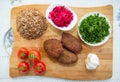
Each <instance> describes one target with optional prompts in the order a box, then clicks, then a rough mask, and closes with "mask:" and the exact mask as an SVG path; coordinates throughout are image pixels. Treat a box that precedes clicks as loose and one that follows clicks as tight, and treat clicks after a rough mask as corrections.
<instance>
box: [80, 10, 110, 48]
mask: <svg viewBox="0 0 120 82" xmlns="http://www.w3.org/2000/svg"><path fill="white" fill-rule="evenodd" d="M97 13H99V12H90V13H87V14H86V15H84V16H83V17H82V18H81V19H80V21H79V23H78V35H79V37H80V38H81V40H82V41H83V42H84V43H86V44H87V45H89V46H101V45H103V44H104V43H106V42H107V41H108V39H109V38H110V35H111V28H112V27H111V24H110V21H109V20H108V19H107V17H106V16H105V15H103V14H102V13H99V16H102V17H105V18H106V21H107V22H108V24H109V26H110V28H109V35H108V36H106V37H105V39H104V40H102V41H101V42H99V43H95V44H91V43H88V42H86V41H85V40H84V39H83V38H82V36H81V34H80V32H79V26H80V25H81V22H82V20H83V19H85V18H86V17H88V16H90V15H94V14H97Z"/></svg>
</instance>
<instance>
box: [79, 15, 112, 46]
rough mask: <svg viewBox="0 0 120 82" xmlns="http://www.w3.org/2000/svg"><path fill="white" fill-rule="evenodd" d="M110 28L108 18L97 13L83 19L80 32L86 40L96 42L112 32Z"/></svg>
mask: <svg viewBox="0 0 120 82" xmlns="http://www.w3.org/2000/svg"><path fill="white" fill-rule="evenodd" d="M109 28H110V26H109V23H108V22H107V20H106V18H105V17H102V16H100V15H99V13H97V14H94V15H90V16H88V17H87V18H85V19H83V20H82V22H81V24H80V25H79V33H80V34H81V36H82V38H83V39H84V40H85V41H86V42H88V43H91V44H96V43H99V42H101V41H102V40H104V39H105V37H106V36H108V35H109V34H110V33H109Z"/></svg>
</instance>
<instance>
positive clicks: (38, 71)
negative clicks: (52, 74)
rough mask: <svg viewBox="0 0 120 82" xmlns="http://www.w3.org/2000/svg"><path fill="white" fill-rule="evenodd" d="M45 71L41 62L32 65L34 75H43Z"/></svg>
mask: <svg viewBox="0 0 120 82" xmlns="http://www.w3.org/2000/svg"><path fill="white" fill-rule="evenodd" d="M45 70H46V65H45V64H44V63H43V62H37V63H36V64H34V72H35V73H36V74H43V73H44V71H45Z"/></svg>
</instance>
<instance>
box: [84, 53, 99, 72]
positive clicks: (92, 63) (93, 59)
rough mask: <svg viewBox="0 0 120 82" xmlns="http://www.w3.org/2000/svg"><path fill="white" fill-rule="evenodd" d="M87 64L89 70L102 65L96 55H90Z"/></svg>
mask: <svg viewBox="0 0 120 82" xmlns="http://www.w3.org/2000/svg"><path fill="white" fill-rule="evenodd" d="M85 63H86V68H87V69H88V70H94V69H96V68H97V67H98V66H99V64H100V62H99V58H98V57H97V55H96V54H93V53H90V54H88V56H87V59H86V60H85Z"/></svg>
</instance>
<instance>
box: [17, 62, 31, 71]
mask: <svg viewBox="0 0 120 82" xmlns="http://www.w3.org/2000/svg"><path fill="white" fill-rule="evenodd" d="M29 68H30V66H29V64H28V63H27V62H26V61H22V62H20V63H19V64H18V70H19V71H20V72H21V73H27V72H28V71H29Z"/></svg>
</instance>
